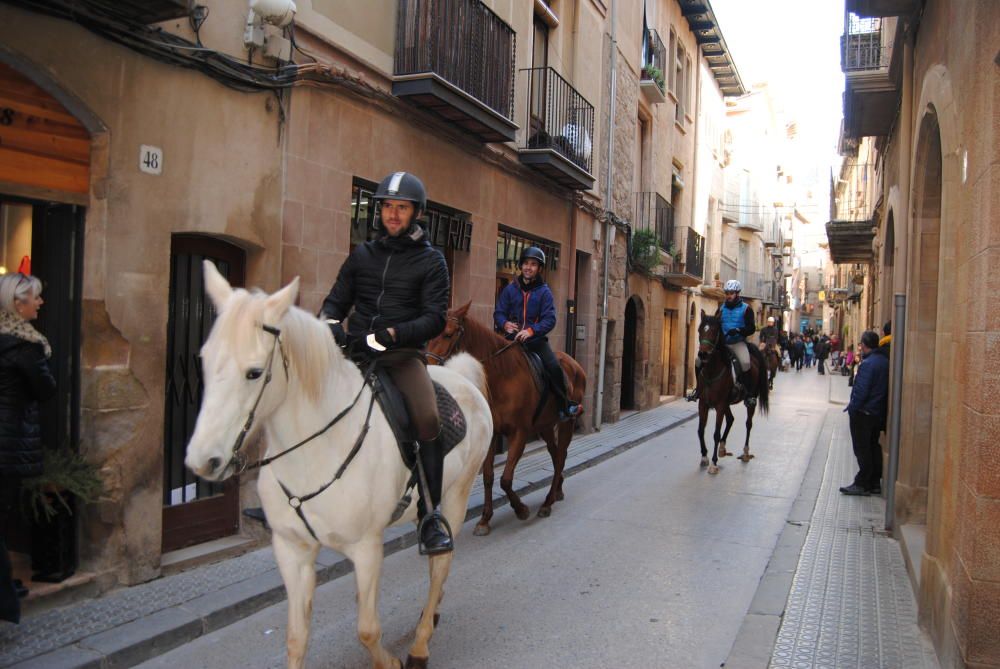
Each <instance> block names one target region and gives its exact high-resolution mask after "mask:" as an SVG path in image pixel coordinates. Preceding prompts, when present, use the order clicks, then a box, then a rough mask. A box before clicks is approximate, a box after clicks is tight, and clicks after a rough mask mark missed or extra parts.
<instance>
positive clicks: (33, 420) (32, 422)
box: [0, 334, 56, 477]
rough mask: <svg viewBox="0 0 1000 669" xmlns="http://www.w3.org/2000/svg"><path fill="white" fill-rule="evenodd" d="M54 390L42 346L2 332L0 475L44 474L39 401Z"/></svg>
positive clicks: (0, 340) (0, 365)
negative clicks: (39, 425)
mask: <svg viewBox="0 0 1000 669" xmlns="http://www.w3.org/2000/svg"><path fill="white" fill-rule="evenodd" d="M55 392H56V381H55V379H54V378H52V372H50V371H49V363H48V361H47V360H46V358H45V353H44V352H43V351H42V347H41V345H40V344H36V343H34V342H29V341H25V340H23V339H19V338H17V337H15V336H13V335H10V334H0V477H8V476H9V477H25V476H37V475H39V474H41V473H42V442H41V438H40V437H39V427H38V403H39V402H43V401H45V400H47V399H49V398H50V397H52V395H54V394H55Z"/></svg>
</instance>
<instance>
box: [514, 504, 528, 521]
mask: <svg viewBox="0 0 1000 669" xmlns="http://www.w3.org/2000/svg"><path fill="white" fill-rule="evenodd" d="M514 515H516V516H517V519H518V520H527V519H528V516H530V515H531V509H529V508H528V507H526V506H522V507H521V508H519V509H516V510H515V511H514Z"/></svg>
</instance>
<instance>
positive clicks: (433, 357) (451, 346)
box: [427, 316, 465, 365]
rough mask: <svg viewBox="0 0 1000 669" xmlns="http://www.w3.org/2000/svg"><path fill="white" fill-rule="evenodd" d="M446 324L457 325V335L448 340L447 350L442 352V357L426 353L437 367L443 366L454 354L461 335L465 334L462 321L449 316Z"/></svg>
mask: <svg viewBox="0 0 1000 669" xmlns="http://www.w3.org/2000/svg"><path fill="white" fill-rule="evenodd" d="M448 322H449V323H455V324H456V325H458V334H456V335H454V336H452V338H451V340H450V341H451V343H450V344H448V350H446V351H445V352H444V355H438V354H436V353H431V352H430V351H428V352H427V357H428V358H430V359H431V360H433V361H434V362H436V363H437V364H439V365H443V364H444V361H445V360H447V359H448V358H450V357H451V355H452V353H454V352H455V348H456V347H457V346H458V342H459V341H460V340H461V339H462V335H464V334H465V326H464V325H462V321H460V320H459V319H457V318H455V317H454V316H449V317H448Z"/></svg>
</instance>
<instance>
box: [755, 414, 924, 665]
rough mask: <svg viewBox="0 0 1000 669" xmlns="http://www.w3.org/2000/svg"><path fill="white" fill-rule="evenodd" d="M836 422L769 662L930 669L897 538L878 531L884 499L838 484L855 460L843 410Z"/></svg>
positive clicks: (848, 476) (850, 473) (842, 482)
mask: <svg viewBox="0 0 1000 669" xmlns="http://www.w3.org/2000/svg"><path fill="white" fill-rule="evenodd" d="M843 423H844V424H843V426H839V427H838V428H836V429H835V430H834V432H833V436H832V444H831V447H830V454H829V457H828V460H827V464H826V470H825V472H824V476H823V484H822V487H821V489H820V493H819V497H818V499H817V500H816V508H815V509H814V511H813V516H812V520H811V522H810V526H809V533H808V535H807V537H806V541H805V545H804V546H803V548H802V553H801V555H800V556H799V564H798V567H797V569H796V571H795V577H794V579H793V581H792V589H791V592H790V593H789V595H788V602H787V605H786V609H785V614H784V616H783V618H782V623H781V628H780V630H779V631H778V638H777V640H776V642H775V646H774V651H773V654H772V656H771V663H770V666H771V667H792V668H795V669H799V668H802V669H822V668H830V669H844V668H846V667H858V668H859V669H862V668H863V669H875V668H883V669H898V668H900V667H907V669H910V668H913V669H920V668H921V667H922V668H923V669H937V668H938V667H939V665H938V662H937V658H936V656H935V655H934V650H933V647H932V646H931V644H930V642H929V640H928V639H927V637H926V636H925V635H924V634H923V633H922V632H921V631H920V628H919V627H918V625H917V606H916V602H915V600H914V597H913V591H912V589H911V587H910V581H909V577H908V576H907V573H906V566H905V564H904V562H903V555H902V553H901V552H900V548H899V544H898V543H897V542H896V541H895V540H894V539H892V538H890V537H889V536H887V535H886V533H885V524H884V518H885V501H884V500H883V498H882V497H878V496H872V497H849V496H846V495H842V494H841V493H840V491H839V488H840V486H842V485H846V484H849V483H850V482H851V481H852V480H853V478H854V473H855V471H856V468H857V465H856V462H855V460H854V455H853V453H852V451H851V449H850V437H849V436H848V435H847V434H846V433H847V418H846V416H845V417H844V421H843Z"/></svg>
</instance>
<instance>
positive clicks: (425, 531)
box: [417, 439, 454, 555]
mask: <svg viewBox="0 0 1000 669" xmlns="http://www.w3.org/2000/svg"><path fill="white" fill-rule="evenodd" d="M419 444H420V464H421V466H422V468H423V476H421V477H418V479H417V481H418V484H419V485H418V487H419V488H420V500H419V502H418V503H417V517H418V519H419V523H418V525H417V532H418V534H419V536H420V545H419V550H420V554H421V555H437V554H438V553H447V552H449V551H451V550H452V549H453V548H454V543H453V542H452V539H451V528H450V527H449V526H448V521H447V520H445V518H444V516H443V515H442V514H441V509H439V508H438V506H439V505H440V504H441V482H442V480H443V479H444V455H443V454H442V453H441V447H440V445H439V444H438V440H437V439H433V440H431V441H420V442H419ZM425 481H426V488H427V489H425V486H424V483H425ZM428 499H429V501H430V513H428V512H427V510H428V507H427V502H428Z"/></svg>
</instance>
